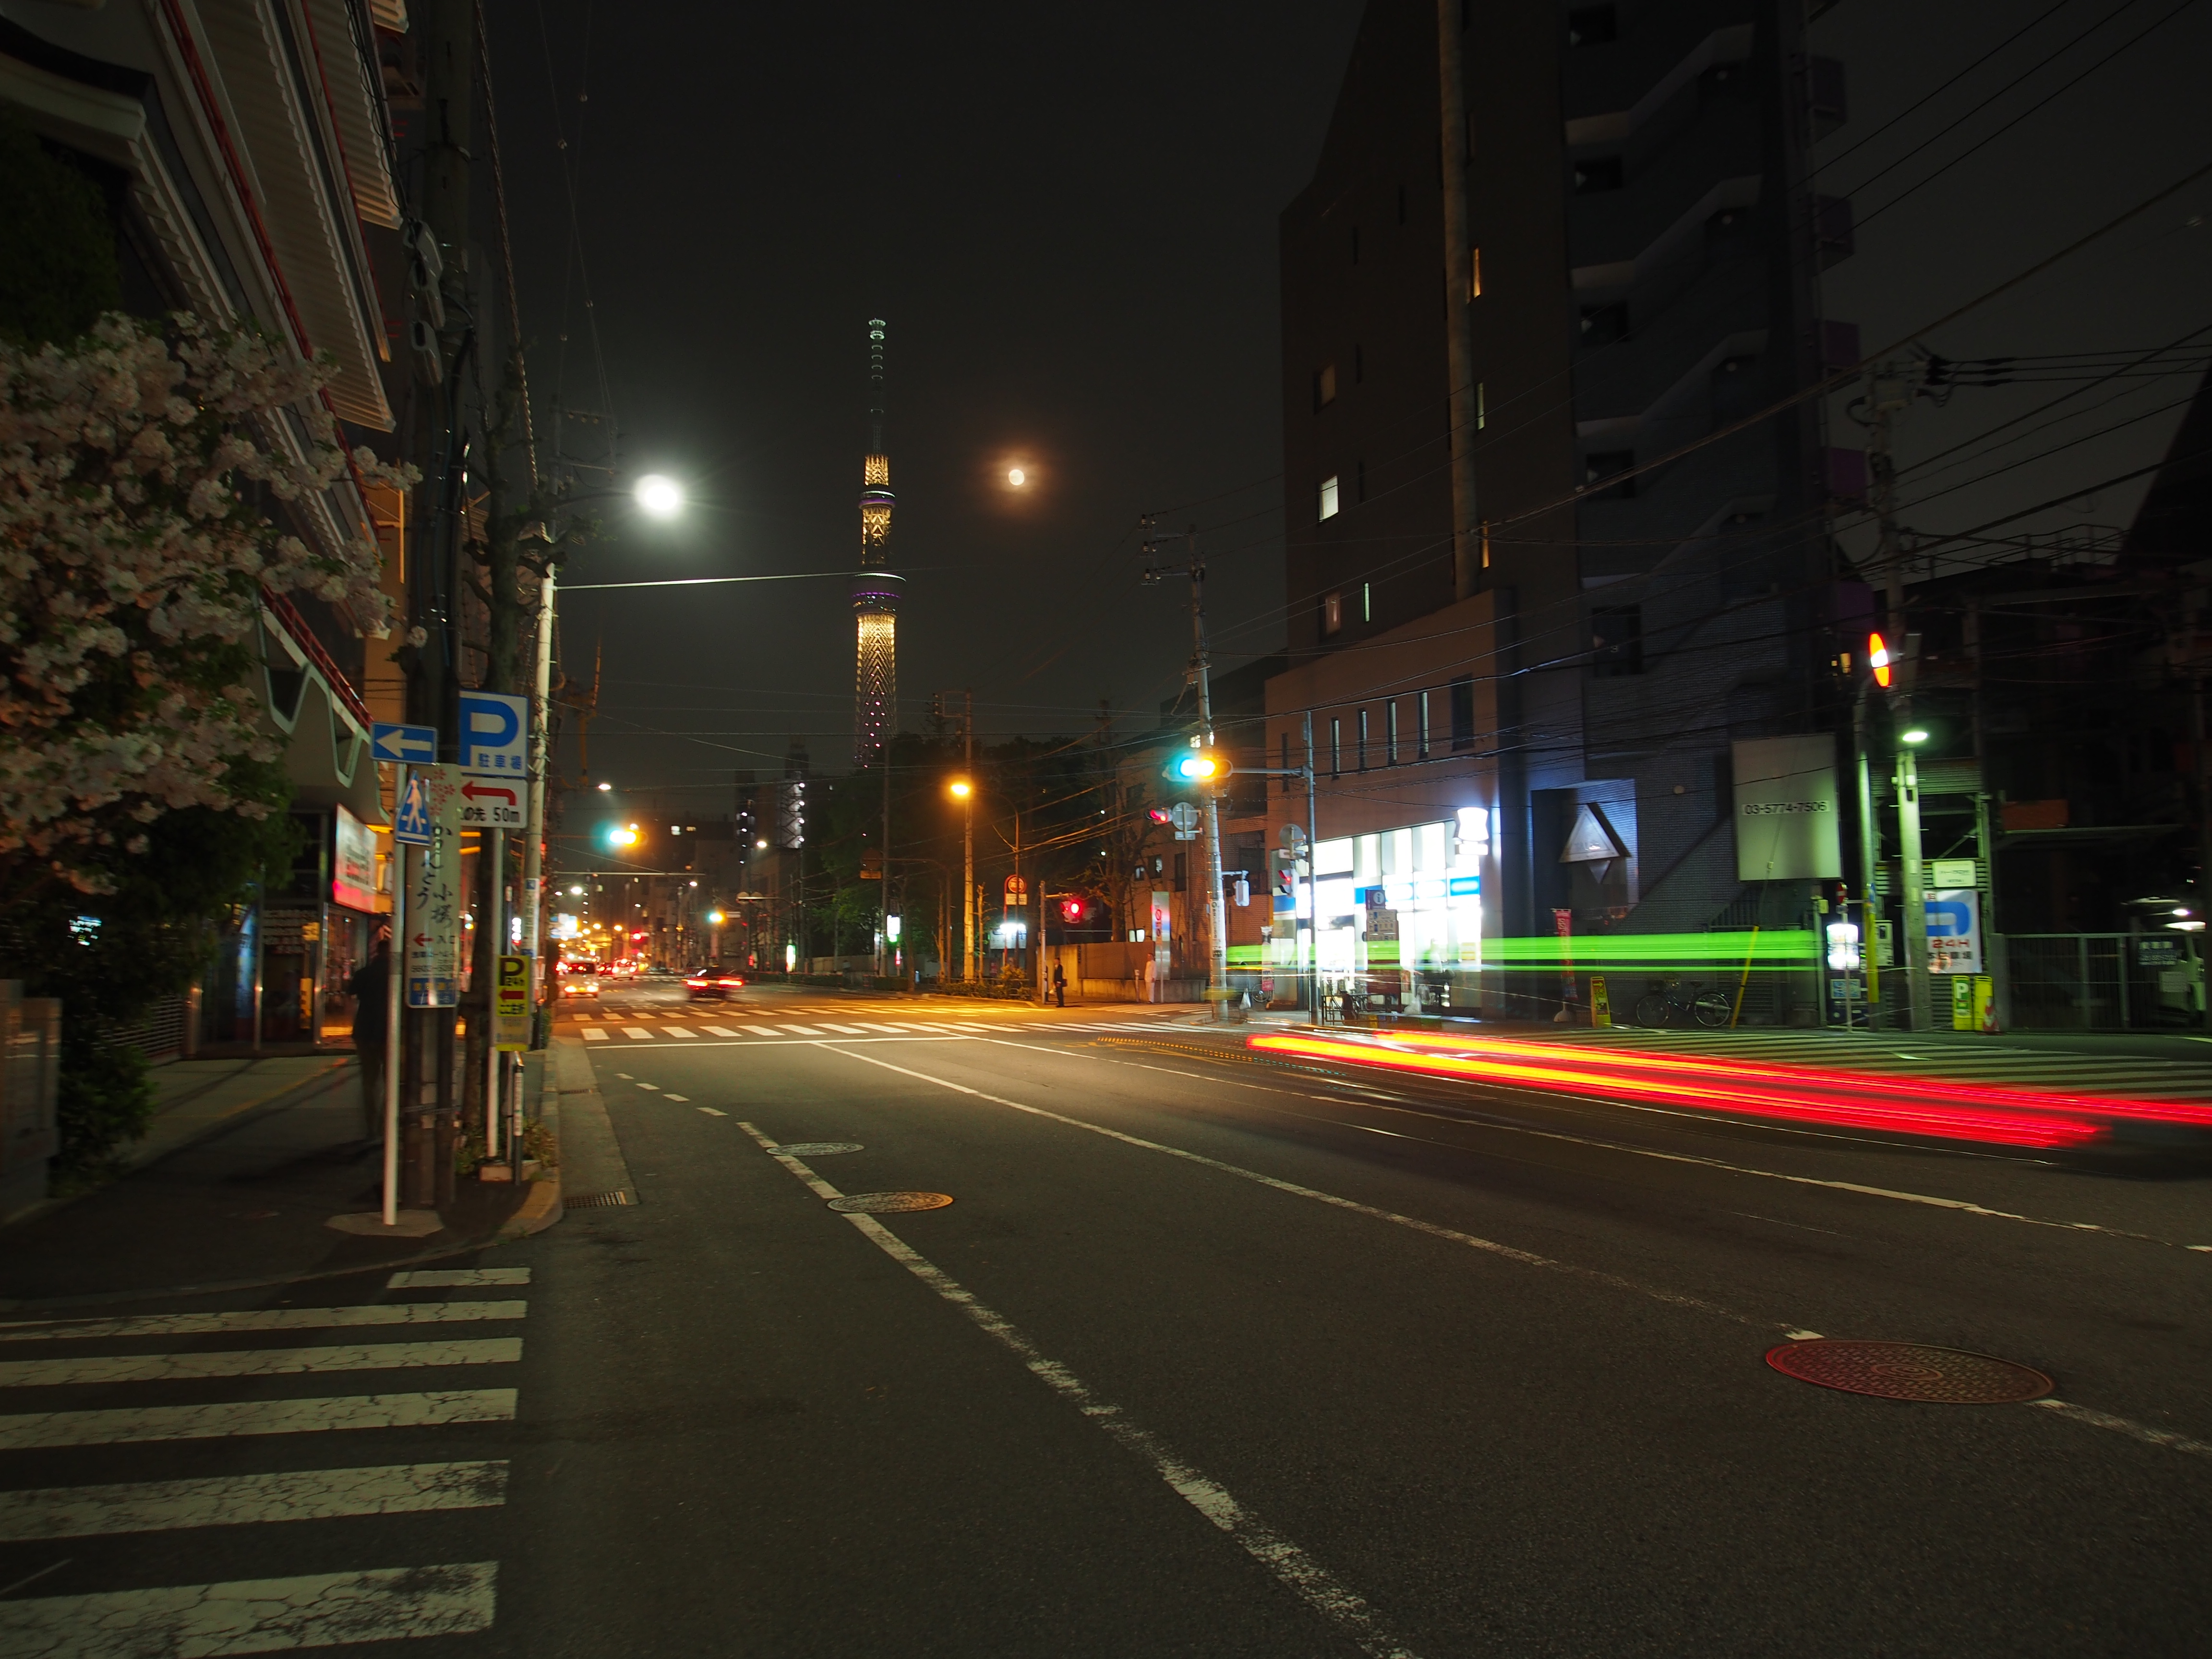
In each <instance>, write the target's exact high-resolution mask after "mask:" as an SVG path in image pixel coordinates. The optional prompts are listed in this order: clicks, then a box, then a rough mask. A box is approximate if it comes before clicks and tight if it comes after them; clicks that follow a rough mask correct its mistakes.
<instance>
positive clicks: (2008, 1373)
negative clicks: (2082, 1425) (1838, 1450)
mask: <svg viewBox="0 0 2212 1659" xmlns="http://www.w3.org/2000/svg"><path fill="white" fill-rule="evenodd" d="M1766 1363H1767V1364H1770V1365H1771V1366H1773V1367H1774V1369H1775V1370H1778V1371H1780V1372H1781V1373H1782V1374H1783V1375H1784V1376H1794V1377H1796V1379H1797V1380H1798V1381H1799V1382H1800V1383H1813V1384H1814V1385H1815V1386H1817V1387H1820V1388H1823V1389H1842V1390H1843V1391H1844V1393H1845V1394H1866V1395H1874V1396H1875V1398H1877V1399H1881V1400H1924V1401H1933V1402H1935V1403H1936V1404H1938V1405H1945V1406H2009V1405H2015V1404H2017V1403H2019V1402H2020V1401H2024V1400H2040V1399H2042V1398H2043V1396H2044V1395H2047V1394H2049V1393H2050V1392H2051V1389H2052V1388H2053V1387H2054V1386H2055V1384H2053V1383H2052V1382H2051V1379H2050V1378H2049V1377H2047V1376H2045V1375H2044V1374H2043V1373H2042V1372H2041V1371H2039V1370H2034V1369H2033V1367H2031V1366H2027V1365H2020V1364H2014V1363H2013V1362H2012V1361H2011V1360H2009V1359H1999V1358H1996V1357H1995V1356H1994V1355H1990V1354H1985V1353H1967V1352H1964V1351H1963V1350H1961V1349H1958V1348H1934V1347H1929V1346H1926V1345H1924V1344H1923V1343H1918V1342H1852V1341H1845V1340H1838V1339H1835V1338H1830V1337H1822V1338H1820V1339H1818V1340H1814V1341H1808V1342H1785V1343H1784V1344H1783V1345H1782V1346H1780V1347H1778V1348H1770V1349H1769V1350H1767V1354H1766Z"/></svg>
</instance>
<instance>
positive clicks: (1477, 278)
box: [1467, 247, 1482, 300]
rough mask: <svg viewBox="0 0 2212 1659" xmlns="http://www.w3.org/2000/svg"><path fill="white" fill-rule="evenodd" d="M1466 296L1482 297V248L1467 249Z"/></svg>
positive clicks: (1477, 298) (1474, 298)
mask: <svg viewBox="0 0 2212 1659" xmlns="http://www.w3.org/2000/svg"><path fill="white" fill-rule="evenodd" d="M1467 297H1468V299H1470V300H1480V298H1481V297H1482V250H1481V249H1480V248H1479V247H1471V248H1469V249H1468V251H1467Z"/></svg>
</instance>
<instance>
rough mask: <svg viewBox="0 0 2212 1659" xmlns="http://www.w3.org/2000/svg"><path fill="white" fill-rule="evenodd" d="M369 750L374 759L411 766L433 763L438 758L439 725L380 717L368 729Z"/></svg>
mask: <svg viewBox="0 0 2212 1659" xmlns="http://www.w3.org/2000/svg"><path fill="white" fill-rule="evenodd" d="M368 752H369V756H370V757H371V758H372V759H374V760H380V761H398V762H401V763H404V764H405V765H408V766H428V765H431V764H433V763H435V761H436V760H437V758H438V728H437V727H436V726H398V725H395V724H393V723H392V721H390V720H379V721H377V722H376V724H375V725H374V726H371V727H369V730H368Z"/></svg>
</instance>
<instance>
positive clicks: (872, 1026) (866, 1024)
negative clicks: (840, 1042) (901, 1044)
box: [860, 1022, 898, 1031]
mask: <svg viewBox="0 0 2212 1659" xmlns="http://www.w3.org/2000/svg"><path fill="white" fill-rule="evenodd" d="M860 1029H861V1030H864V1031H896V1030H898V1027H897V1026H896V1025H878V1024H873V1023H872V1022H864V1023H863V1024H861V1026H860Z"/></svg>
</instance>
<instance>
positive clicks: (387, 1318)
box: [0, 1301, 530, 1342]
mask: <svg viewBox="0 0 2212 1659" xmlns="http://www.w3.org/2000/svg"><path fill="white" fill-rule="evenodd" d="M529 1307H530V1304H528V1303H526V1302H521V1301H515V1302H385V1303H372V1304H369V1305H368V1306H366V1307H359V1308H245V1309H240V1310H235V1311H233V1312H230V1313H188V1314H141V1315H138V1316H135V1317H132V1318H128V1319H52V1320H40V1321H37V1322H31V1323H22V1322H15V1323H9V1324H5V1325H0V1342H51V1341H56V1340H61V1339H63V1338H71V1337H74V1338H80V1339H81V1338H84V1337H92V1336H193V1335H197V1334H200V1333H202V1332H205V1331H300V1330H324V1329H335V1328H338V1327H340V1326H346V1325H459V1324H466V1323H470V1322H474V1321H478V1320H485V1319H520V1318H521V1317H522V1316H523V1315H524V1314H525V1313H526V1312H527V1311H528V1310H529Z"/></svg>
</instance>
